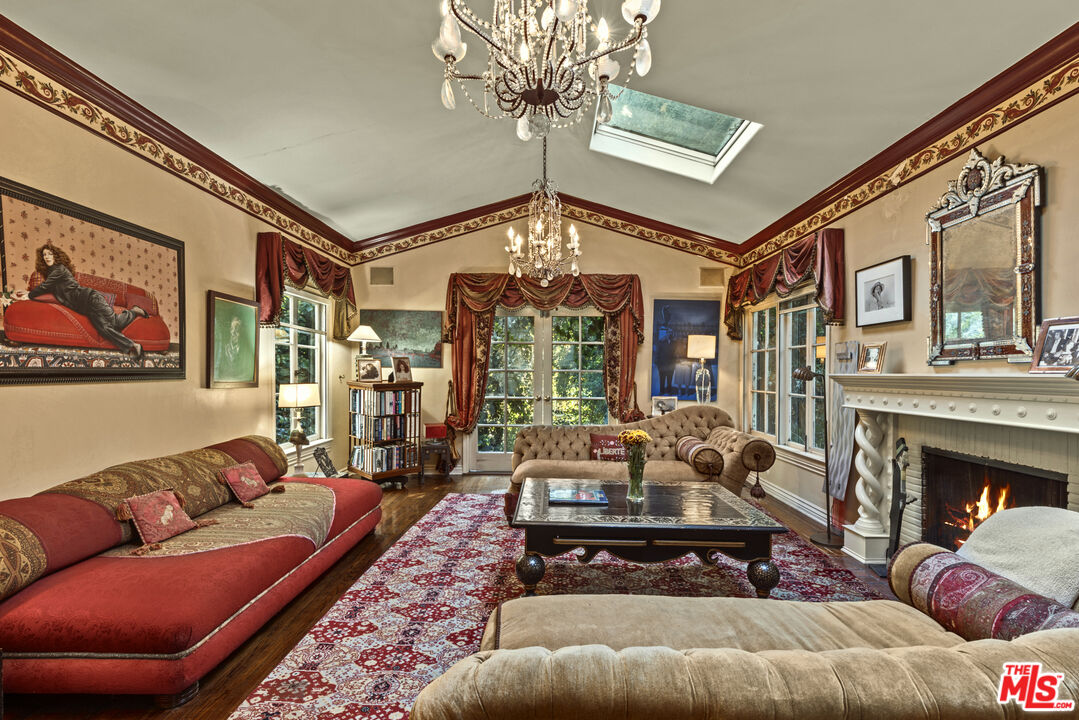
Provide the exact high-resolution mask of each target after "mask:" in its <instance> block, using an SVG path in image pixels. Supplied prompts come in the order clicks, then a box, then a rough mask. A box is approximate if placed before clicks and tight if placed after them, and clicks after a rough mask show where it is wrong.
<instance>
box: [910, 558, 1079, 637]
mask: <svg viewBox="0 0 1079 720" xmlns="http://www.w3.org/2000/svg"><path fill="white" fill-rule="evenodd" d="M910 547H917V546H908V548H910ZM908 548H904V550H906V549H908ZM902 552H903V550H901V551H900V552H899V553H896V555H895V556H894V557H893V559H892V563H893V567H894V566H895V562H896V561H895V558H896V557H898V556H899V555H900V554H901V553H902ZM909 593H910V602H911V604H912V605H914V607H916V608H918V609H919V610H921V611H922V612H924V613H925V614H926V615H928V616H929V617H931V618H933V619H934V620H936V621H937V622H939V623H940V624H941V625H943V626H944V627H945V628H947V629H948V630H951V631H952V632H954V633H956V634H957V635H960V636H962V637H963V638H965V639H967V640H981V639H985V638H996V639H998V640H1012V639H1014V638H1017V637H1019V636H1020V635H1025V634H1027V633H1032V632H1035V631H1038V630H1049V629H1052V628H1061V627H1071V628H1079V613H1077V612H1074V611H1073V610H1071V609H1070V608H1068V607H1065V606H1064V605H1061V604H1060V603H1058V602H1056V601H1055V600H1051V599H1050V598H1047V597H1045V596H1044V595H1038V594H1037V593H1034V592H1031V591H1030V590H1028V589H1026V588H1025V587H1023V586H1022V585H1019V584H1018V583H1015V582H1012V581H1011V580H1009V579H1007V578H1005V577H1001V576H1000V575H997V574H996V573H994V572H990V571H989V570H986V569H985V568H983V567H982V566H980V565H975V564H974V563H972V562H969V561H967V560H966V559H965V558H963V557H960V556H959V555H956V554H955V553H952V552H939V553H934V554H932V555H929V556H928V557H926V558H925V559H924V560H922V561H920V562H919V563H918V564H917V565H916V566H915V567H914V569H913V572H912V573H911V576H910V585H909Z"/></svg>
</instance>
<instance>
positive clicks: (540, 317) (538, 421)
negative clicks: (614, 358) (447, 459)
mask: <svg viewBox="0 0 1079 720" xmlns="http://www.w3.org/2000/svg"><path fill="white" fill-rule="evenodd" d="M606 423H607V400H606V398H605V397H604V393H603V316H601V315H597V314H595V311H592V312H591V313H588V312H575V311H572V310H557V311H554V312H553V313H546V312H540V311H537V310H533V309H524V310H522V311H520V312H516V313H509V312H504V311H502V310H499V312H498V314H497V315H496V316H495V326H494V329H493V332H492V334H491V365H490V370H489V372H488V375H487V389H486V393H485V396H484V399H483V406H482V407H481V408H480V417H479V422H478V423H477V425H476V429H475V431H473V432H472V434H471V436H470V438H469V444H470V447H469V449H470V450H471V453H470V456H471V457H470V462H469V469H470V470H472V471H473V472H506V471H509V469H510V461H511V459H512V457H513V442H514V440H515V439H516V437H517V431H518V430H519V429H520V428H521V427H524V426H526V425H605V424H606Z"/></svg>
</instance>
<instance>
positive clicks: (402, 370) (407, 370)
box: [393, 355, 412, 382]
mask: <svg viewBox="0 0 1079 720" xmlns="http://www.w3.org/2000/svg"><path fill="white" fill-rule="evenodd" d="M410 380H412V362H411V361H410V360H409V357H408V355H394V356H393V381H394V382H407V381H410Z"/></svg>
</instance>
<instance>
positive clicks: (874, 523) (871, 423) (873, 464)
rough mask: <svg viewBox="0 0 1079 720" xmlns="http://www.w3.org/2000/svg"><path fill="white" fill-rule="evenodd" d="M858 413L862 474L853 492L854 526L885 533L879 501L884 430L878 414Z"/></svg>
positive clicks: (857, 460) (858, 460) (858, 462)
mask: <svg viewBox="0 0 1079 720" xmlns="http://www.w3.org/2000/svg"><path fill="white" fill-rule="evenodd" d="M857 412H858V427H857V428H855V429H854V442H855V444H857V445H858V454H857V455H856V456H855V457H854V467H855V468H856V469H857V470H858V476H859V477H858V484H857V485H855V487H854V494H855V495H856V496H857V498H858V520H857V522H855V523H854V527H855V528H857V529H858V530H861V531H862V532H864V533H883V532H884V525H883V524H882V523H881V518H880V501H881V499H882V498H883V497H884V488H883V485H882V484H881V481H880V473H881V471H882V470H883V469H884V458H883V457H882V456H881V454H880V452H879V451H878V450H877V448H878V446H880V443H881V441H882V440H883V439H884V431H882V430H881V428H880V425H879V424H878V423H877V416H876V414H875V413H872V412H870V411H868V410H861V409H859V410H858V411H857Z"/></svg>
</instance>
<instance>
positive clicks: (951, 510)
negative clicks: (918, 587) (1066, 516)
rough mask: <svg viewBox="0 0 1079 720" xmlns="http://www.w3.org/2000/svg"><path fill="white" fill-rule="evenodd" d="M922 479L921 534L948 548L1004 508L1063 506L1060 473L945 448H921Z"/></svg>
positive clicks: (1063, 484) (1064, 493) (1064, 498)
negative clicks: (964, 453)
mask: <svg viewBox="0 0 1079 720" xmlns="http://www.w3.org/2000/svg"><path fill="white" fill-rule="evenodd" d="M922 481H923V487H924V489H923V493H922V538H923V539H924V540H925V541H926V542H930V543H934V544H936V545H940V546H941V547H946V548H950V549H953V550H954V549H956V548H958V547H959V546H960V545H962V544H963V542H964V541H965V540H966V539H967V536H969V535H970V531H971V530H973V529H974V528H975V527H977V526H978V525H979V524H980V523H981V522H982V521H983V520H985V518H987V517H989V516H990V515H992V514H993V513H995V512H999V511H1000V510H1003V509H1005V508H1011V507H1030V506H1035V505H1048V506H1050V507H1059V508H1062V507H1066V506H1067V488H1068V485H1067V481H1068V478H1067V476H1066V475H1064V474H1062V473H1057V472H1053V471H1050V470H1040V469H1038V468H1031V467H1024V466H1021V465H1012V464H1010V463H1005V462H998V461H995V460H990V459H989V458H984V457H974V456H971V455H963V454H961V453H954V452H950V451H947V450H937V449H933V448H923V449H922Z"/></svg>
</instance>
